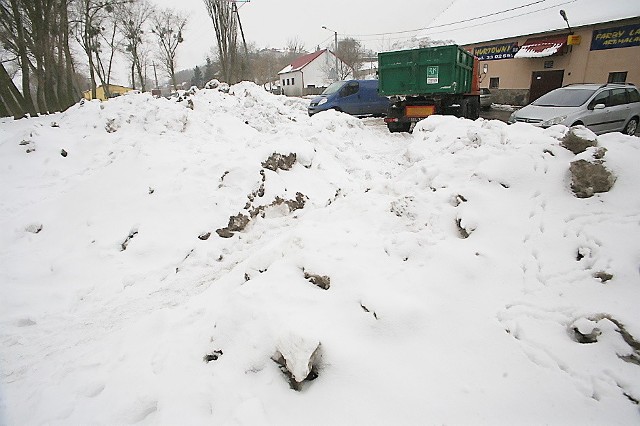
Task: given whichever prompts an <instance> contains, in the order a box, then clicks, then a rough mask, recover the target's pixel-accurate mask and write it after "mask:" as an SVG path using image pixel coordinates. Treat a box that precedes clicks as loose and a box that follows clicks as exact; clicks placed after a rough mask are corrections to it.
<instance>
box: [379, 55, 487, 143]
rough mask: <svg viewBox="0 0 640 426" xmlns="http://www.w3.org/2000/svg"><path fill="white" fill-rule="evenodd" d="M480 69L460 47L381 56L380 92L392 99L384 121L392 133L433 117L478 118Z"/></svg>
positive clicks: (407, 128) (472, 57)
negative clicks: (437, 115) (441, 115)
mask: <svg viewBox="0 0 640 426" xmlns="http://www.w3.org/2000/svg"><path fill="white" fill-rule="evenodd" d="M477 66H478V61H477V59H476V58H474V56H473V55H472V54H471V53H469V52H467V51H466V50H464V49H463V48H461V47H460V46H457V45H451V46H437V47H424V48H420V49H410V50H398V51H393V52H382V53H379V54H378V79H379V82H380V83H379V92H380V94H381V95H385V96H388V97H390V99H391V107H390V108H389V112H388V113H387V117H386V118H385V120H384V121H385V122H386V123H387V127H388V128H389V131H391V132H408V131H409V130H410V129H411V124H412V123H414V122H416V121H419V120H422V119H423V118H426V117H428V116H429V115H432V114H451V115H456V116H458V117H465V118H470V119H472V120H475V119H476V118H478V116H479V113H480V90H479V87H478V72H477Z"/></svg>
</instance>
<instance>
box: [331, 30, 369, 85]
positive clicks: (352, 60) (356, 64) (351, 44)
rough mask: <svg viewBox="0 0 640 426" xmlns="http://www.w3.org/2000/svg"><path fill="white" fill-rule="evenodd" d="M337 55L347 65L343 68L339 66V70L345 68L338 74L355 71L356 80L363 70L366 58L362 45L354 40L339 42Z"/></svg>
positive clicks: (346, 39)
mask: <svg viewBox="0 0 640 426" xmlns="http://www.w3.org/2000/svg"><path fill="white" fill-rule="evenodd" d="M336 54H337V55H338V58H340V60H341V61H342V63H343V64H344V65H345V66H342V67H341V66H340V65H338V68H343V69H342V70H340V71H339V72H338V74H344V73H345V72H347V71H353V76H354V78H358V72H359V71H360V69H361V68H362V64H363V57H364V49H363V48H362V46H361V45H360V43H359V42H358V41H357V40H355V39H353V38H345V39H342V40H340V41H339V42H338V51H337V52H336ZM342 78H344V77H342Z"/></svg>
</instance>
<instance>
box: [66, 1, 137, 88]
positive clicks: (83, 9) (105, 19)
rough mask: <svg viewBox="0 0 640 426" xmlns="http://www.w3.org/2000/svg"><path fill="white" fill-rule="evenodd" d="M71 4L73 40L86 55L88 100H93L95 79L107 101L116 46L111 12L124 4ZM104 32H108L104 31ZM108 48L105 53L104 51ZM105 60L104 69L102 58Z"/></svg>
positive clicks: (114, 24) (75, 2)
mask: <svg viewBox="0 0 640 426" xmlns="http://www.w3.org/2000/svg"><path fill="white" fill-rule="evenodd" d="M71 1H73V2H74V4H75V8H74V12H75V16H74V23H75V30H76V40H77V41H78V43H79V44H80V46H82V50H83V51H84V53H85V55H87V61H88V65H89V78H90V79H91V96H92V98H95V97H96V75H97V76H98V78H99V79H100V84H102V87H103V88H104V91H105V96H106V97H109V95H110V93H109V82H110V79H111V66H112V63H113V57H114V56H113V55H114V52H113V51H114V49H115V47H116V46H115V45H116V38H115V37H116V22H115V20H114V19H113V16H112V14H113V12H114V9H115V8H116V7H118V6H120V5H123V4H125V3H127V2H128V0H71ZM107 28H108V29H109V31H107ZM106 48H109V49H106ZM103 52H104V53H105V54H106V55H108V56H109V59H108V61H107V66H106V68H105V66H104V63H103V59H102V56H101V55H102V54H103Z"/></svg>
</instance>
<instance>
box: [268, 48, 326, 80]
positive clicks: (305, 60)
mask: <svg viewBox="0 0 640 426" xmlns="http://www.w3.org/2000/svg"><path fill="white" fill-rule="evenodd" d="M326 51H327V49H322V50H318V51H316V52H313V53H309V54H307V55H304V56H299V57H297V58H296V59H294V60H293V62H291V63H290V64H289V65H287V66H286V67H284V68H283V69H282V70H281V71H280V72H279V73H278V74H286V73H288V72H293V71H298V70H301V69H302V68H304V67H306V66H307V65H309V64H310V63H311V62H313V61H314V60H315V59H316V58H317V57H319V56H320V55H322V54H323V53H324V52H326Z"/></svg>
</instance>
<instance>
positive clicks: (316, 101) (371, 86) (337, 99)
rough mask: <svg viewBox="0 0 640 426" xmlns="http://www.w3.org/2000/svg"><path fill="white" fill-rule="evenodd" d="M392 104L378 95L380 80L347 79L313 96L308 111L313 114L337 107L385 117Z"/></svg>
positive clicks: (337, 108)
mask: <svg viewBox="0 0 640 426" xmlns="http://www.w3.org/2000/svg"><path fill="white" fill-rule="evenodd" d="M390 105H391V102H390V101H389V99H388V98H386V97H384V96H380V95H378V80H345V81H336V82H335V83H333V84H331V85H330V86H329V87H327V88H326V89H325V90H324V92H322V94H321V95H320V96H318V97H316V98H313V99H312V100H311V104H309V109H308V111H309V115H313V114H316V113H318V112H320V111H326V110H329V109H335V110H336V111H342V112H345V113H347V114H351V115H357V116H365V115H373V116H378V117H383V116H385V115H387V110H388V109H389V106H390Z"/></svg>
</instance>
